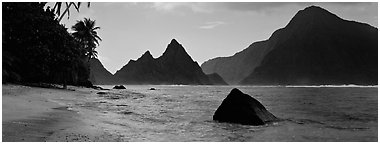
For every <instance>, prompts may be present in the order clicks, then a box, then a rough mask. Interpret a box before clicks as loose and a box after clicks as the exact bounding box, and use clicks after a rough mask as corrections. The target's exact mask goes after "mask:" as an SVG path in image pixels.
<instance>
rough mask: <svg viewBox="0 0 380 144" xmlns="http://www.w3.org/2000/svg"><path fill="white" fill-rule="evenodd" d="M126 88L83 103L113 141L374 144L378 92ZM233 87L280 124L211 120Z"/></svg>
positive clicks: (357, 89)
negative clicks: (363, 143)
mask: <svg viewBox="0 0 380 144" xmlns="http://www.w3.org/2000/svg"><path fill="white" fill-rule="evenodd" d="M103 87H105V88H112V86H103ZM126 88H127V89H126V90H115V89H111V90H110V91H109V92H110V93H109V94H103V95H95V96H94V97H95V98H89V99H88V101H89V102H97V103H98V104H97V105H93V104H92V105H83V108H85V109H88V110H91V111H96V112H99V113H101V114H102V116H103V117H105V119H104V121H103V123H104V124H105V125H106V126H105V127H104V129H105V131H107V132H108V133H109V134H110V135H114V136H116V139H115V141H137V142H142V141H148V142H157V141H175V142H187V141H205V142H225V141H227V142H230V141H233V142H234V141H283V142H287V141H307V142H315V141H317V142H318V141H322V142H325V141H378V117H377V116H378V88H377V87H350V86H345V87H337V86H334V87H332V86H326V87H276V86H273V87H255V86H180V85H178V86H175V85H173V86H170V85H126ZM150 88H155V89H156V90H149V89H150ZM233 88H238V89H240V90H241V91H242V92H244V93H246V94H249V95H250V96H252V97H254V98H255V99H257V100H258V101H260V102H261V103H262V104H263V105H264V106H265V107H266V108H267V110H268V111H269V112H271V113H272V114H274V115H275V116H276V117H278V118H280V119H282V121H279V122H275V123H270V124H266V125H263V126H248V125H240V124H231V123H219V122H216V121H213V120H212V116H213V114H214V112H215V110H216V109H217V108H218V106H219V105H220V104H221V102H222V101H223V99H224V98H225V97H226V96H227V95H228V93H229V92H230V91H231V90H232V89H233ZM106 92H107V91H106Z"/></svg>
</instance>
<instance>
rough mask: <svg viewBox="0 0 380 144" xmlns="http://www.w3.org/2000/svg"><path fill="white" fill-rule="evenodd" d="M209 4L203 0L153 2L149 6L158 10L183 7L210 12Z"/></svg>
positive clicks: (172, 9) (200, 11) (173, 9)
mask: <svg viewBox="0 0 380 144" xmlns="http://www.w3.org/2000/svg"><path fill="white" fill-rule="evenodd" d="M210 4H211V3H203V2H155V3H153V4H152V6H151V8H155V9H156V10H158V11H175V10H178V9H183V8H185V9H190V10H191V11H193V12H198V13H210V12H212V9H210V6H211V5H210Z"/></svg>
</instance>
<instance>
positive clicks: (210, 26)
mask: <svg viewBox="0 0 380 144" xmlns="http://www.w3.org/2000/svg"><path fill="white" fill-rule="evenodd" d="M223 24H226V23H225V22H222V21H213V22H206V23H205V25H203V26H200V27H199V28H200V29H213V28H215V27H217V26H220V25H223Z"/></svg>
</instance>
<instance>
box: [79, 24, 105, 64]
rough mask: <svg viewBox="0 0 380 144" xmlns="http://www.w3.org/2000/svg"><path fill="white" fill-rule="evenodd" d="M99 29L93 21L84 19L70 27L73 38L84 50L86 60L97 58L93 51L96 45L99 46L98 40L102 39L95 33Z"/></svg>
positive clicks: (95, 52)
mask: <svg viewBox="0 0 380 144" xmlns="http://www.w3.org/2000/svg"><path fill="white" fill-rule="evenodd" d="M97 29H100V27H97V26H95V20H91V19H87V18H84V20H83V21H82V20H81V21H77V23H76V24H75V25H74V26H73V27H72V30H74V32H73V36H74V37H75V38H76V39H77V40H78V41H79V42H80V43H81V45H82V46H83V49H85V50H86V54H85V55H86V56H87V57H88V60H90V59H91V58H95V57H97V54H98V52H97V51H96V50H95V48H96V45H99V40H100V41H101V40H102V39H101V38H100V37H99V36H98V33H97V32H96V30H97Z"/></svg>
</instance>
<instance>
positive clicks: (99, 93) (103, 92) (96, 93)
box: [96, 92, 107, 94]
mask: <svg viewBox="0 0 380 144" xmlns="http://www.w3.org/2000/svg"><path fill="white" fill-rule="evenodd" d="M96 94H107V93H106V92H97V93H96Z"/></svg>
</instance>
